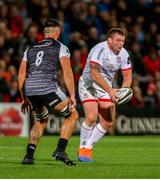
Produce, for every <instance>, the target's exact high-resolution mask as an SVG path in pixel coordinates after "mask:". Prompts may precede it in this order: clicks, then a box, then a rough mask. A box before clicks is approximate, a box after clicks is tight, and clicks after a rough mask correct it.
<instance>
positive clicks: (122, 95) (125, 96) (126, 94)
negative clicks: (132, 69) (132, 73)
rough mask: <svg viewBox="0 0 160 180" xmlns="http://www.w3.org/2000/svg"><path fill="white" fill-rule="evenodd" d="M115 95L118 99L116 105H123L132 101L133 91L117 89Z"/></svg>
mask: <svg viewBox="0 0 160 180" xmlns="http://www.w3.org/2000/svg"><path fill="white" fill-rule="evenodd" d="M117 95H118V97H119V100H118V102H117V104H125V103H127V102H128V101H130V100H131V99H132V96H133V90H132V89H131V88H119V90H118V92H117Z"/></svg>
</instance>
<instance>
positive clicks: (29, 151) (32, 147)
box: [27, 144, 36, 158]
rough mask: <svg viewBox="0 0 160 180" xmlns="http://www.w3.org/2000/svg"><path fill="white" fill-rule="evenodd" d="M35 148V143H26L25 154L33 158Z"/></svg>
mask: <svg viewBox="0 0 160 180" xmlns="http://www.w3.org/2000/svg"><path fill="white" fill-rule="evenodd" d="M35 150H36V145H35V144H28V146H27V155H28V156H30V157H32V158H33V154H34V152H35Z"/></svg>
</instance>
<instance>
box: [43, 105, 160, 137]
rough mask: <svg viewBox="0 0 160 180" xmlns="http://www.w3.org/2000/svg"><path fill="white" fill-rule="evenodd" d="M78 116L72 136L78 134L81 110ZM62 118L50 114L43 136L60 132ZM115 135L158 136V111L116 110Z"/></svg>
mask: <svg viewBox="0 0 160 180" xmlns="http://www.w3.org/2000/svg"><path fill="white" fill-rule="evenodd" d="M78 112H79V115H80V118H79V121H78V122H77V124H76V128H75V131H74V134H79V132H80V126H81V123H82V122H83V121H84V113H83V110H82V108H81V107H80V108H78ZM62 121H63V118H61V117H56V116H54V115H53V114H50V118H49V122H48V124H47V128H46V131H45V134H47V135H53V134H57V133H59V131H60V127H61V124H62ZM114 133H115V134H121V135H123V134H124V135H129V134H132V135H134V134H160V111H159V109H152V108H143V109H136V108H131V107H126V106H124V107H122V108H117V118H116V124H115V132H114Z"/></svg>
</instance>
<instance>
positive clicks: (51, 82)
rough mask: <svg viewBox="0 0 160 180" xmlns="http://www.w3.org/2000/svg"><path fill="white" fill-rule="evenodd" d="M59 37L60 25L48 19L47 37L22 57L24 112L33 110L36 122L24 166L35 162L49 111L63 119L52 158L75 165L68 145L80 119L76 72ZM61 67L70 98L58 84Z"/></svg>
mask: <svg viewBox="0 0 160 180" xmlns="http://www.w3.org/2000/svg"><path fill="white" fill-rule="evenodd" d="M59 35H60V24H59V22H58V21H57V20H55V19H49V20H48V21H46V22H45V24H44V36H45V38H44V39H43V40H42V41H41V42H39V43H37V44H35V45H33V46H31V47H30V48H28V49H27V50H26V51H25V52H24V56H23V58H22V61H21V64H20V68H19V74H18V82H19V89H20V92H21V96H22V99H23V102H22V112H24V113H26V112H28V111H29V109H31V106H32V108H33V109H32V113H33V115H34V118H35V123H34V125H33V127H32V129H31V131H30V136H29V140H28V145H27V148H26V155H25V156H24V158H23V161H22V163H23V164H33V163H34V158H33V157H34V152H35V149H36V147H37V145H38V143H39V140H40V138H41V137H42V135H43V132H44V130H45V127H46V125H47V122H48V118H49V113H48V108H50V109H52V110H54V111H57V112H59V113H60V114H61V115H63V116H64V121H63V124H62V127H61V132H60V138H59V141H58V144H57V148H56V150H55V151H54V152H53V154H52V156H53V158H54V159H57V160H61V161H63V162H64V163H65V164H67V165H75V162H74V161H72V160H70V159H69V157H68V156H67V154H66V152H65V151H66V146H67V143H68V140H69V138H70V136H71V135H72V132H73V130H74V127H75V123H76V121H77V119H78V113H77V111H76V109H75V105H76V99H75V87H74V79H73V72H72V69H71V65H70V53H69V50H68V48H67V47H66V46H65V45H63V44H62V43H60V42H59V41H58V40H57V39H58V37H59ZM59 66H60V67H61V68H62V71H63V77H64V81H65V85H66V88H67V90H68V94H69V97H67V96H66V94H65V93H64V92H63V91H62V89H61V88H60V87H59V84H58V82H57V81H58V75H57V73H58V68H59Z"/></svg>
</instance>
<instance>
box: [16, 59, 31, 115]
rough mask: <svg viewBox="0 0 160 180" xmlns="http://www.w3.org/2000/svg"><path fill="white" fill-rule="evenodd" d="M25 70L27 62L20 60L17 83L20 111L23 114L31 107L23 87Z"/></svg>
mask: <svg viewBox="0 0 160 180" xmlns="http://www.w3.org/2000/svg"><path fill="white" fill-rule="evenodd" d="M26 72H27V62H26V61H23V60H22V61H21V64H20V68H19V72H18V85H19V91H20V94H21V97H22V100H23V101H22V106H21V111H22V112H23V113H24V114H26V113H28V112H29V110H30V109H31V104H30V102H29V100H28V98H27V97H26V95H25V89H24V84H25V79H26Z"/></svg>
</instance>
